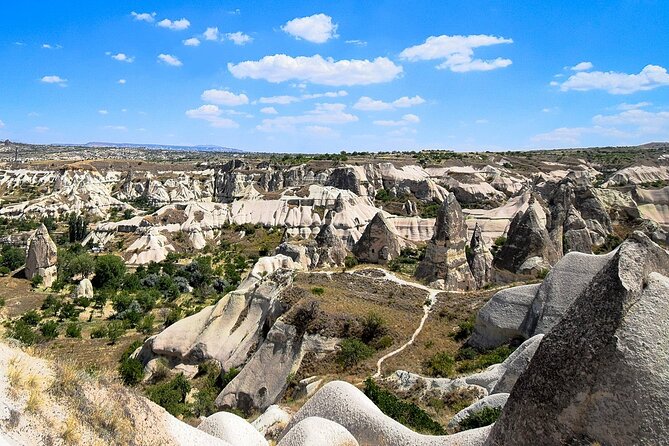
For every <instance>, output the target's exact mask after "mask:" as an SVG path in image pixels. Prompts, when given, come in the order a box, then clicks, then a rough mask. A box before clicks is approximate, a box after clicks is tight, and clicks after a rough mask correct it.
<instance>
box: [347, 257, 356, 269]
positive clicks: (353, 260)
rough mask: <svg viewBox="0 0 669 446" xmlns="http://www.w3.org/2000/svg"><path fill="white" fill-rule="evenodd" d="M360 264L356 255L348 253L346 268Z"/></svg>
mask: <svg viewBox="0 0 669 446" xmlns="http://www.w3.org/2000/svg"><path fill="white" fill-rule="evenodd" d="M357 265H358V259H356V258H355V257H354V256H351V255H348V256H346V257H345V258H344V266H345V267H346V268H353V267H354V266H357Z"/></svg>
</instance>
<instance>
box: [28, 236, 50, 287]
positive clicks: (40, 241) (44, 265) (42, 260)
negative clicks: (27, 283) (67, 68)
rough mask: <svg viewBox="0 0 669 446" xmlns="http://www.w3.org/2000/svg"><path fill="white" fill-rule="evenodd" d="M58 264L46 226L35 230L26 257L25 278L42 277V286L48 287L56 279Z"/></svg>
mask: <svg viewBox="0 0 669 446" xmlns="http://www.w3.org/2000/svg"><path fill="white" fill-rule="evenodd" d="M57 263H58V248H57V247H56V244H55V243H54V241H53V240H51V236H49V231H48V230H47V229H46V226H44V225H41V226H40V227H39V228H37V231H36V232H35V235H34V236H33V238H32V239H31V240H30V245H29V247H28V255H27V257H26V270H25V273H26V278H27V279H32V278H33V277H35V276H41V277H42V279H43V280H42V284H43V285H44V286H46V287H50V286H51V285H52V284H53V282H54V281H55V280H56V278H57V270H56V264H57Z"/></svg>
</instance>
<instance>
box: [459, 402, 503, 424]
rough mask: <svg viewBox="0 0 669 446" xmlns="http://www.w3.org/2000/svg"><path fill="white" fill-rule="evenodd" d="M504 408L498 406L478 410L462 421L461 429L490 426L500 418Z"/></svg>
mask: <svg viewBox="0 0 669 446" xmlns="http://www.w3.org/2000/svg"><path fill="white" fill-rule="evenodd" d="M501 413H502V409H500V408H498V407H484V408H483V409H481V410H479V411H478V412H474V413H471V414H469V415H467V417H465V419H463V420H462V421H460V429H462V430H469V429H476V428H478V427H483V426H488V425H490V424H492V423H494V422H495V421H497V419H498V418H499V416H500V415H501Z"/></svg>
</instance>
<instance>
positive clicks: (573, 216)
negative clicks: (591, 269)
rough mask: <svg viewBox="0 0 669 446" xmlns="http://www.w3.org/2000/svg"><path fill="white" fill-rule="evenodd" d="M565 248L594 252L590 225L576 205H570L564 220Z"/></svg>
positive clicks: (565, 249)
mask: <svg viewBox="0 0 669 446" xmlns="http://www.w3.org/2000/svg"><path fill="white" fill-rule="evenodd" d="M562 239H563V247H562V248H563V250H564V252H565V253H568V252H572V251H577V252H583V253H586V254H592V237H591V236H590V231H589V230H588V226H587V224H586V222H585V220H583V218H582V217H581V213H580V212H578V211H577V210H576V208H575V207H573V206H572V207H570V208H569V211H568V212H567V217H566V219H565V222H564V234H563V236H562Z"/></svg>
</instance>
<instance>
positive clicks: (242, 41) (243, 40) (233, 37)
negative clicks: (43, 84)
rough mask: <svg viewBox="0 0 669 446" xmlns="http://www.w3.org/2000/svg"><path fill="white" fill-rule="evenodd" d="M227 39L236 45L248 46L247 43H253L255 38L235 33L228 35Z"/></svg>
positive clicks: (239, 32) (238, 32)
mask: <svg viewBox="0 0 669 446" xmlns="http://www.w3.org/2000/svg"><path fill="white" fill-rule="evenodd" d="M225 38H226V39H228V40H230V41H231V42H233V43H234V44H235V45H246V44H247V43H251V42H253V37H251V36H249V35H248V34H244V33H243V32H241V31H237V32H234V33H227V34H226V35H225Z"/></svg>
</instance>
